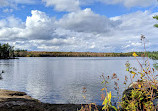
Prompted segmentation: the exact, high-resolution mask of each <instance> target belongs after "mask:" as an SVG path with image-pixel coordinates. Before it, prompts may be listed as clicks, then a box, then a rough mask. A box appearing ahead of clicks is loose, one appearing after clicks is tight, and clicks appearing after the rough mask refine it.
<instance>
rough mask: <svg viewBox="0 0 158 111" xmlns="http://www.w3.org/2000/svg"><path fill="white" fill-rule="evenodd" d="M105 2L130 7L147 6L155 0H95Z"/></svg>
mask: <svg viewBox="0 0 158 111" xmlns="http://www.w3.org/2000/svg"><path fill="white" fill-rule="evenodd" d="M96 1H100V2H103V3H106V4H123V5H124V6H126V7H128V8H131V7H135V6H141V7H148V6H151V5H153V4H154V3H156V2H157V0H96Z"/></svg>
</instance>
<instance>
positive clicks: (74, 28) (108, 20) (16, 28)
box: [0, 0, 158, 52]
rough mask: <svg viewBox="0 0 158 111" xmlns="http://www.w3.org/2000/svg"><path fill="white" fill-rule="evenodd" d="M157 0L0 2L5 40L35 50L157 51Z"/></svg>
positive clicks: (1, 32)
mask: <svg viewBox="0 0 158 111" xmlns="http://www.w3.org/2000/svg"><path fill="white" fill-rule="evenodd" d="M157 4H158V3H157V1H156V0H22V1H21V0H0V41H1V43H10V44H11V45H14V46H15V47H16V48H20V49H27V50H32V51H33V50H35V51H76V52H85V51H90V52H130V51H142V44H141V42H140V35H141V34H144V35H145V36H146V38H147V42H146V44H147V50H149V51H157V50H158V49H157V46H158V44H157V43H158V39H157V35H158V29H156V28H154V27H153V25H154V24H155V23H158V21H156V20H154V19H153V18H152V17H153V16H154V15H158V13H157V11H158V7H157V6H158V5H157Z"/></svg>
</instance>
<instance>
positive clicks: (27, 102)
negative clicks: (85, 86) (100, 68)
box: [0, 89, 102, 111]
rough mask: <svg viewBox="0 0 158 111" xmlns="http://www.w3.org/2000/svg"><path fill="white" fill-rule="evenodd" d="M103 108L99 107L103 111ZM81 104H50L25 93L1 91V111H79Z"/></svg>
mask: <svg viewBox="0 0 158 111" xmlns="http://www.w3.org/2000/svg"><path fill="white" fill-rule="evenodd" d="M101 108H102V106H98V109H99V111H101ZM80 109H81V105H80V104H48V103H42V102H40V101H39V100H37V99H34V98H32V97H30V96H28V95H27V94H26V93H25V92H18V91H9V90H2V89H0V111H77V110H80Z"/></svg>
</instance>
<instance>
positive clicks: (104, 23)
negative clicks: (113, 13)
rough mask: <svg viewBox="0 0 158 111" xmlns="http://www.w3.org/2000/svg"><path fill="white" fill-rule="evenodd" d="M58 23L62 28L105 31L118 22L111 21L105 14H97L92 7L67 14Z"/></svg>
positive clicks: (91, 31)
mask: <svg viewBox="0 0 158 111" xmlns="http://www.w3.org/2000/svg"><path fill="white" fill-rule="evenodd" d="M56 24H58V25H59V26H60V27H62V28H65V29H68V30H73V31H77V32H90V33H93V32H94V33H96V32H100V33H105V32H107V31H110V30H111V29H114V28H115V27H116V26H117V25H118V22H114V21H111V20H109V19H108V18H107V17H105V16H100V15H98V14H95V13H93V11H92V10H91V9H89V8H87V9H85V10H80V11H78V12H71V13H69V14H67V15H65V16H64V17H63V18H62V19H60V20H59V21H58V22H57V23H56Z"/></svg>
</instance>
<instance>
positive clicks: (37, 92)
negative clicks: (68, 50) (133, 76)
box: [0, 57, 142, 104]
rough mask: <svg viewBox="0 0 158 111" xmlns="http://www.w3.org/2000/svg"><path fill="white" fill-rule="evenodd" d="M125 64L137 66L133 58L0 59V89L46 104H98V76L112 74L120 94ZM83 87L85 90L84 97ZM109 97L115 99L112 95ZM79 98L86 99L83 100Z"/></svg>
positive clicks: (110, 86) (99, 80)
mask: <svg viewBox="0 0 158 111" xmlns="http://www.w3.org/2000/svg"><path fill="white" fill-rule="evenodd" d="M139 60H142V59H141V58H139ZM127 61H129V62H130V63H131V65H134V66H136V67H137V66H139V65H138V64H137V62H136V60H135V58H133V57H43V58H42V57H30V58H27V57H25V58H20V59H15V60H0V70H4V71H5V73H4V74H3V75H2V76H3V79H2V80H0V88H1V89H8V90H16V91H24V92H26V93H27V94H28V95H30V96H32V97H33V98H36V99H39V100H40V101H42V102H47V103H55V104H64V103H75V104H81V103H85V102H88V103H90V102H93V103H96V104H101V103H102V100H101V96H100V95H101V89H102V88H103V86H104V85H103V84H101V82H102V80H103V79H102V78H101V77H100V76H101V75H102V74H104V76H108V75H109V76H112V74H113V73H116V74H117V75H118V78H119V79H120V80H119V85H120V92H123V90H124V89H125V86H124V85H123V81H124V76H125V75H127V76H128V77H129V74H128V72H126V71H125V70H126V67H125V63H126V62H127ZM113 82H114V81H112V80H111V81H110V82H109V84H108V90H109V91H112V92H114V88H113V87H114V85H113ZM128 84H129V83H128ZM83 87H86V88H87V92H86V93H85V94H84V93H83V92H82V88H83ZM113 95H115V96H116V93H113ZM83 96H86V101H84V99H83ZM113 101H115V99H113Z"/></svg>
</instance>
